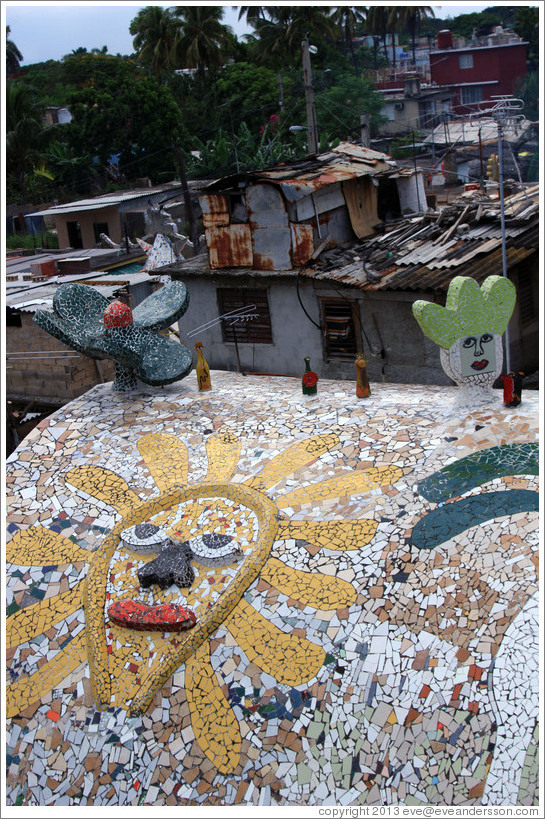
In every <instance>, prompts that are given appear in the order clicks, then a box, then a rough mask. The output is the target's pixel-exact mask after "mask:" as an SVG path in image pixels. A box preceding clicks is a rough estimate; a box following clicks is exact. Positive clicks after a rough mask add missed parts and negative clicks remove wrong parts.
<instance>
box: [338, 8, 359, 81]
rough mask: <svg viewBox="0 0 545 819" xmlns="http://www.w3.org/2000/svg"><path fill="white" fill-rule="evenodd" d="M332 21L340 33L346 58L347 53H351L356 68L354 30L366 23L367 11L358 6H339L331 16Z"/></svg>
mask: <svg viewBox="0 0 545 819" xmlns="http://www.w3.org/2000/svg"><path fill="white" fill-rule="evenodd" d="M331 19H332V20H333V22H334V23H335V24H336V25H337V27H338V29H339V31H340V34H341V44H342V50H343V54H344V55H345V56H346V53H347V51H350V55H351V58H352V62H353V63H354V67H356V55H355V54H354V43H353V39H354V30H355V28H356V26H357V25H359V24H361V23H364V22H365V11H362V10H361V9H360V8H358V7H357V6H337V7H336V8H335V10H334V11H333V12H332V14H331Z"/></svg>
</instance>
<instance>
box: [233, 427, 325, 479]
mask: <svg viewBox="0 0 545 819" xmlns="http://www.w3.org/2000/svg"><path fill="white" fill-rule="evenodd" d="M338 443H339V438H338V436H337V435H336V434H335V433H329V434H327V435H315V436H313V437H312V438H307V439H306V440H304V441H298V442H297V443H296V444H292V446H289V447H288V448H287V449H285V450H284V451H283V452H280V453H279V454H278V455H275V456H274V458H271V460H270V461H269V462H268V463H267V464H266V465H265V467H264V468H263V470H262V472H261V474H260V475H256V476H255V477H254V478H251V479H250V480H249V481H247V482H246V483H247V485H248V486H250V487H251V488H252V489H257V491H258V492H266V491H267V490H269V489H271V488H272V487H273V486H274V485H275V484H276V483H278V481H280V480H282V478H285V477H286V476H287V475H291V474H292V472H295V470H296V469H301V468H302V467H304V466H308V465H309V464H311V463H313V462H314V461H315V460H316V459H317V458H319V457H320V455H323V454H324V453H326V452H329V451H330V450H331V449H333V448H334V447H335V446H336V445H337V444H338Z"/></svg>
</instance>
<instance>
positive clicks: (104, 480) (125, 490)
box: [66, 465, 141, 515]
mask: <svg viewBox="0 0 545 819" xmlns="http://www.w3.org/2000/svg"><path fill="white" fill-rule="evenodd" d="M66 482H67V483H69V484H71V485H72V486H73V487H74V488H75V489H79V490H80V492H85V494H86V495H91V496H92V497H93V498H95V499H96V500H98V501H102V503H105V504H106V505H107V506H111V507H112V508H113V509H115V511H116V512H118V513H119V514H120V515H126V514H127V513H128V512H130V511H131V509H134V507H135V506H137V505H138V504H139V503H141V501H140V498H139V497H138V495H137V494H136V493H135V492H133V491H132V489H129V485H128V484H127V482H126V481H124V480H123V478H120V477H119V475H116V474H115V472H112V471H111V470H110V469H103V467H101V466H92V465H90V466H76V467H74V469H71V470H70V472H68V474H67V476H66Z"/></svg>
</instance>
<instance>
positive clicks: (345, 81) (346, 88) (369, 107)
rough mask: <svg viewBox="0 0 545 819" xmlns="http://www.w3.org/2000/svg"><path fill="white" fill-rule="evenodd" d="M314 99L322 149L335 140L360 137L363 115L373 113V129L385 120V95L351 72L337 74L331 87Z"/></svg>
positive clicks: (371, 115) (372, 84) (369, 82)
mask: <svg viewBox="0 0 545 819" xmlns="http://www.w3.org/2000/svg"><path fill="white" fill-rule="evenodd" d="M315 100H316V119H317V120H318V132H319V134H320V149H321V150H325V149H327V147H328V146H329V145H330V144H331V143H332V142H333V141H335V140H337V141H338V140H346V139H350V138H352V139H353V138H356V139H359V136H360V133H361V130H360V129H361V126H360V116H361V114H369V115H370V118H371V129H372V130H373V131H376V129H377V127H378V125H379V124H380V123H381V122H382V121H383V118H382V116H381V113H380V112H381V110H382V105H383V100H382V95H381V94H380V93H379V92H377V91H375V86H374V83H373V82H372V81H371V80H370V79H368V78H365V77H356V76H354V74H351V73H350V74H348V73H347V74H343V75H341V76H339V77H336V78H335V81H334V83H333V85H332V86H331V87H330V88H328V89H326V90H325V91H321V92H319V93H317V94H316V97H315Z"/></svg>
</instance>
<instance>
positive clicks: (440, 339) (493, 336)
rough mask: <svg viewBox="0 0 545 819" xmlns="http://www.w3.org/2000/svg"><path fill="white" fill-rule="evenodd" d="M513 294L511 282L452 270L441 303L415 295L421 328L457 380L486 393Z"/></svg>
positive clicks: (498, 362) (497, 366)
mask: <svg viewBox="0 0 545 819" xmlns="http://www.w3.org/2000/svg"><path fill="white" fill-rule="evenodd" d="M515 300H516V292H515V286H514V285H513V283H512V282H511V281H510V280H509V279H507V278H504V277H502V276H489V277H488V278H487V279H486V281H485V283H484V284H483V285H482V287H479V285H478V284H477V282H476V281H475V280H474V279H471V278H468V277H466V276H457V277H456V278H455V279H453V280H452V282H451V283H450V286H449V289H448V294H447V301H446V306H445V307H442V306H441V305H439V304H433V303H432V302H427V301H416V302H415V303H414V304H413V314H414V317H415V318H416V320H417V322H418V323H419V325H420V327H421V328H422V331H423V332H424V334H425V335H426V336H428V338H431V340H432V341H435V342H436V344H439V346H440V348H441V364H442V366H443V369H444V371H445V372H446V374H447V375H448V376H449V378H451V379H452V380H453V381H454V382H455V383H456V384H459V385H460V386H462V387H464V388H465V389H466V390H470V391H471V393H472V395H474V394H475V391H477V392H478V393H480V394H483V395H484V394H486V393H487V392H488V391H489V390H490V389H491V387H492V384H493V383H494V381H495V380H496V378H498V376H499V375H500V373H501V368H502V364H503V348H502V338H501V337H502V335H503V333H504V332H505V330H506V328H507V324H508V322H509V319H510V318H511V314H512V312H513V309H514V306H515Z"/></svg>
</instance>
